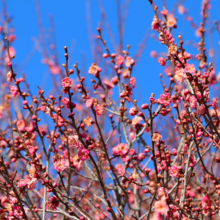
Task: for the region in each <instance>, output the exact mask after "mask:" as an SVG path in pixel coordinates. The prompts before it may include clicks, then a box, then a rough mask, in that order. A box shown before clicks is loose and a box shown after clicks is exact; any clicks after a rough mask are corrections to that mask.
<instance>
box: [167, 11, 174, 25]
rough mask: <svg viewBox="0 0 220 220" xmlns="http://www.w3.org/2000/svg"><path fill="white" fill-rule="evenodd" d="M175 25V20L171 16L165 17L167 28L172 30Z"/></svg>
mask: <svg viewBox="0 0 220 220" xmlns="http://www.w3.org/2000/svg"><path fill="white" fill-rule="evenodd" d="M175 25H176V19H175V18H174V15H173V14H169V15H168V16H167V26H168V27H170V28H172V27H174V26H175Z"/></svg>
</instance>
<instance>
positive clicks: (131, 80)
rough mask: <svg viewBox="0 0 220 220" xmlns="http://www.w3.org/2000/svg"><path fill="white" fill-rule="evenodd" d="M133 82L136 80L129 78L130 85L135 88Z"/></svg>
mask: <svg viewBox="0 0 220 220" xmlns="http://www.w3.org/2000/svg"><path fill="white" fill-rule="evenodd" d="M135 82H136V79H135V78H134V77H131V78H130V84H131V86H132V87H133V88H135Z"/></svg>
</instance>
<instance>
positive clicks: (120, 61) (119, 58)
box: [116, 55, 125, 65]
mask: <svg viewBox="0 0 220 220" xmlns="http://www.w3.org/2000/svg"><path fill="white" fill-rule="evenodd" d="M124 60H125V58H124V57H123V56H122V55H119V56H117V60H116V63H117V64H118V65H122V64H123V63H124Z"/></svg>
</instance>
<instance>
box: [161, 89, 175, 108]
mask: <svg viewBox="0 0 220 220" xmlns="http://www.w3.org/2000/svg"><path fill="white" fill-rule="evenodd" d="M171 101H172V98H171V97H170V93H168V92H167V93H164V94H162V95H160V98H159V99H158V102H159V103H160V104H161V105H164V106H168V105H169V104H170V103H171Z"/></svg>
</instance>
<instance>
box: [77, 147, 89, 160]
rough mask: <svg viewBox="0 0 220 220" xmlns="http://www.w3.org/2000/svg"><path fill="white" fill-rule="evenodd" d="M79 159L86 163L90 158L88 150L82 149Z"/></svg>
mask: <svg viewBox="0 0 220 220" xmlns="http://www.w3.org/2000/svg"><path fill="white" fill-rule="evenodd" d="M78 156H79V159H80V160H82V161H84V160H88V158H89V151H88V150H87V149H86V148H83V147H81V148H80V149H79V152H78Z"/></svg>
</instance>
